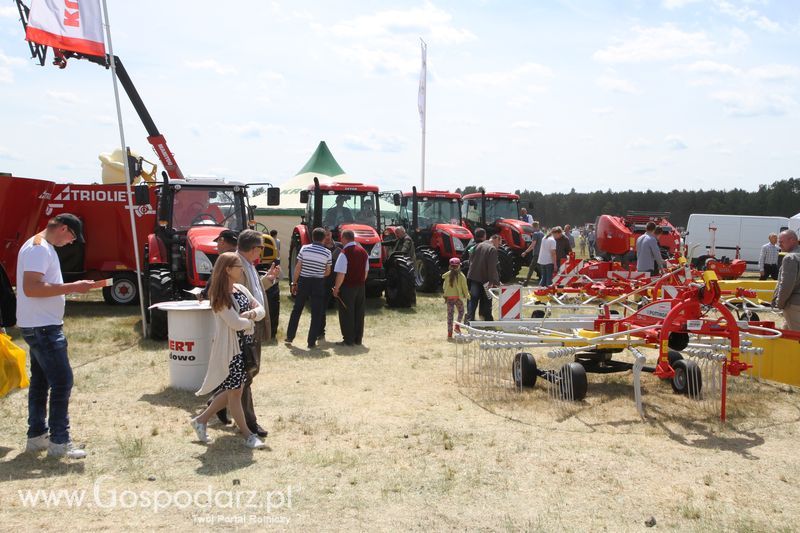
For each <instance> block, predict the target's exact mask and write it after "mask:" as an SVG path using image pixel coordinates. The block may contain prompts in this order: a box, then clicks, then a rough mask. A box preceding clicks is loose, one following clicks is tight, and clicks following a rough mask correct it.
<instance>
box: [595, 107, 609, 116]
mask: <svg viewBox="0 0 800 533" xmlns="http://www.w3.org/2000/svg"><path fill="white" fill-rule="evenodd" d="M592 113H594V114H595V115H612V114H614V108H613V107H595V108H594V109H592Z"/></svg>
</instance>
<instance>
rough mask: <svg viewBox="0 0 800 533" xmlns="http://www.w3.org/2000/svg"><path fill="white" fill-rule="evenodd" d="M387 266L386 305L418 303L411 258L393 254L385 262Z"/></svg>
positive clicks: (396, 305) (395, 305) (403, 305)
mask: <svg viewBox="0 0 800 533" xmlns="http://www.w3.org/2000/svg"><path fill="white" fill-rule="evenodd" d="M384 266H385V268H386V288H385V294H386V305H388V306H389V307H413V306H414V305H416V303H417V291H416V283H415V280H414V267H413V266H412V265H411V259H409V258H408V257H406V256H404V255H401V254H397V253H395V254H392V255H391V256H389V259H387V260H386V263H385V264H384Z"/></svg>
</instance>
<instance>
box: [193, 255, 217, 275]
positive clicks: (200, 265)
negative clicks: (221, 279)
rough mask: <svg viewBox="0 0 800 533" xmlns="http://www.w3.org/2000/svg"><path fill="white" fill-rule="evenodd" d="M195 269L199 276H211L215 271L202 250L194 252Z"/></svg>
mask: <svg viewBox="0 0 800 533" xmlns="http://www.w3.org/2000/svg"><path fill="white" fill-rule="evenodd" d="M194 267H195V269H196V270H197V273H198V274H211V271H212V270H213V269H214V265H213V264H212V263H211V259H209V258H208V256H207V255H206V254H204V253H203V252H201V251H200V250H195V251H194Z"/></svg>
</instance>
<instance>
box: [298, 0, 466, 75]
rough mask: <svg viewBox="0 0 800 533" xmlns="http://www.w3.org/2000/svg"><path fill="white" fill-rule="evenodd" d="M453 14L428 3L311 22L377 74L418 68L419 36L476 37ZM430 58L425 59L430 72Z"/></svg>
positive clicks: (438, 39) (430, 39) (442, 39)
mask: <svg viewBox="0 0 800 533" xmlns="http://www.w3.org/2000/svg"><path fill="white" fill-rule="evenodd" d="M452 18H453V17H452V15H451V14H450V13H448V12H447V11H444V10H442V9H439V8H438V7H436V6H434V5H433V4H431V3H426V4H425V5H424V6H423V7H417V8H411V9H407V10H397V9H391V10H386V11H379V12H377V13H375V14H372V15H364V16H360V17H356V18H354V19H352V20H348V21H344V22H340V23H338V24H334V25H333V26H325V25H322V24H316V23H314V24H312V25H311V26H312V28H313V29H314V30H315V31H317V32H318V33H319V34H321V35H322V36H324V37H331V38H332V39H334V40H335V41H336V42H337V43H338V44H333V45H332V47H333V49H334V50H335V51H336V52H337V53H339V54H340V55H342V56H343V57H345V58H346V59H348V60H351V61H353V62H355V63H357V64H360V65H361V66H362V67H363V68H364V69H365V70H366V71H367V72H369V73H371V74H377V75H385V74H399V75H403V76H406V75H410V74H415V73H418V72H419V67H420V44H419V40H418V37H420V36H421V37H422V38H423V39H425V41H426V42H427V43H428V44H441V45H458V44H462V43H465V42H468V41H471V40H473V39H475V35H474V34H473V33H472V32H470V31H469V30H466V29H463V28H457V27H455V26H454V25H453V23H452ZM431 67H432V65H431V61H430V58H429V61H428V72H429V75H431V74H432V73H433V71H432V70H431Z"/></svg>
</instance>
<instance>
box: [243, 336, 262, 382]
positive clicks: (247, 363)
mask: <svg viewBox="0 0 800 533" xmlns="http://www.w3.org/2000/svg"><path fill="white" fill-rule="evenodd" d="M242 360H243V361H244V371H245V372H246V373H248V374H249V375H251V376H254V375H256V374H257V373H258V366H259V365H258V361H256V353H255V345H254V344H252V343H245V345H244V346H243V347H242Z"/></svg>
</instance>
